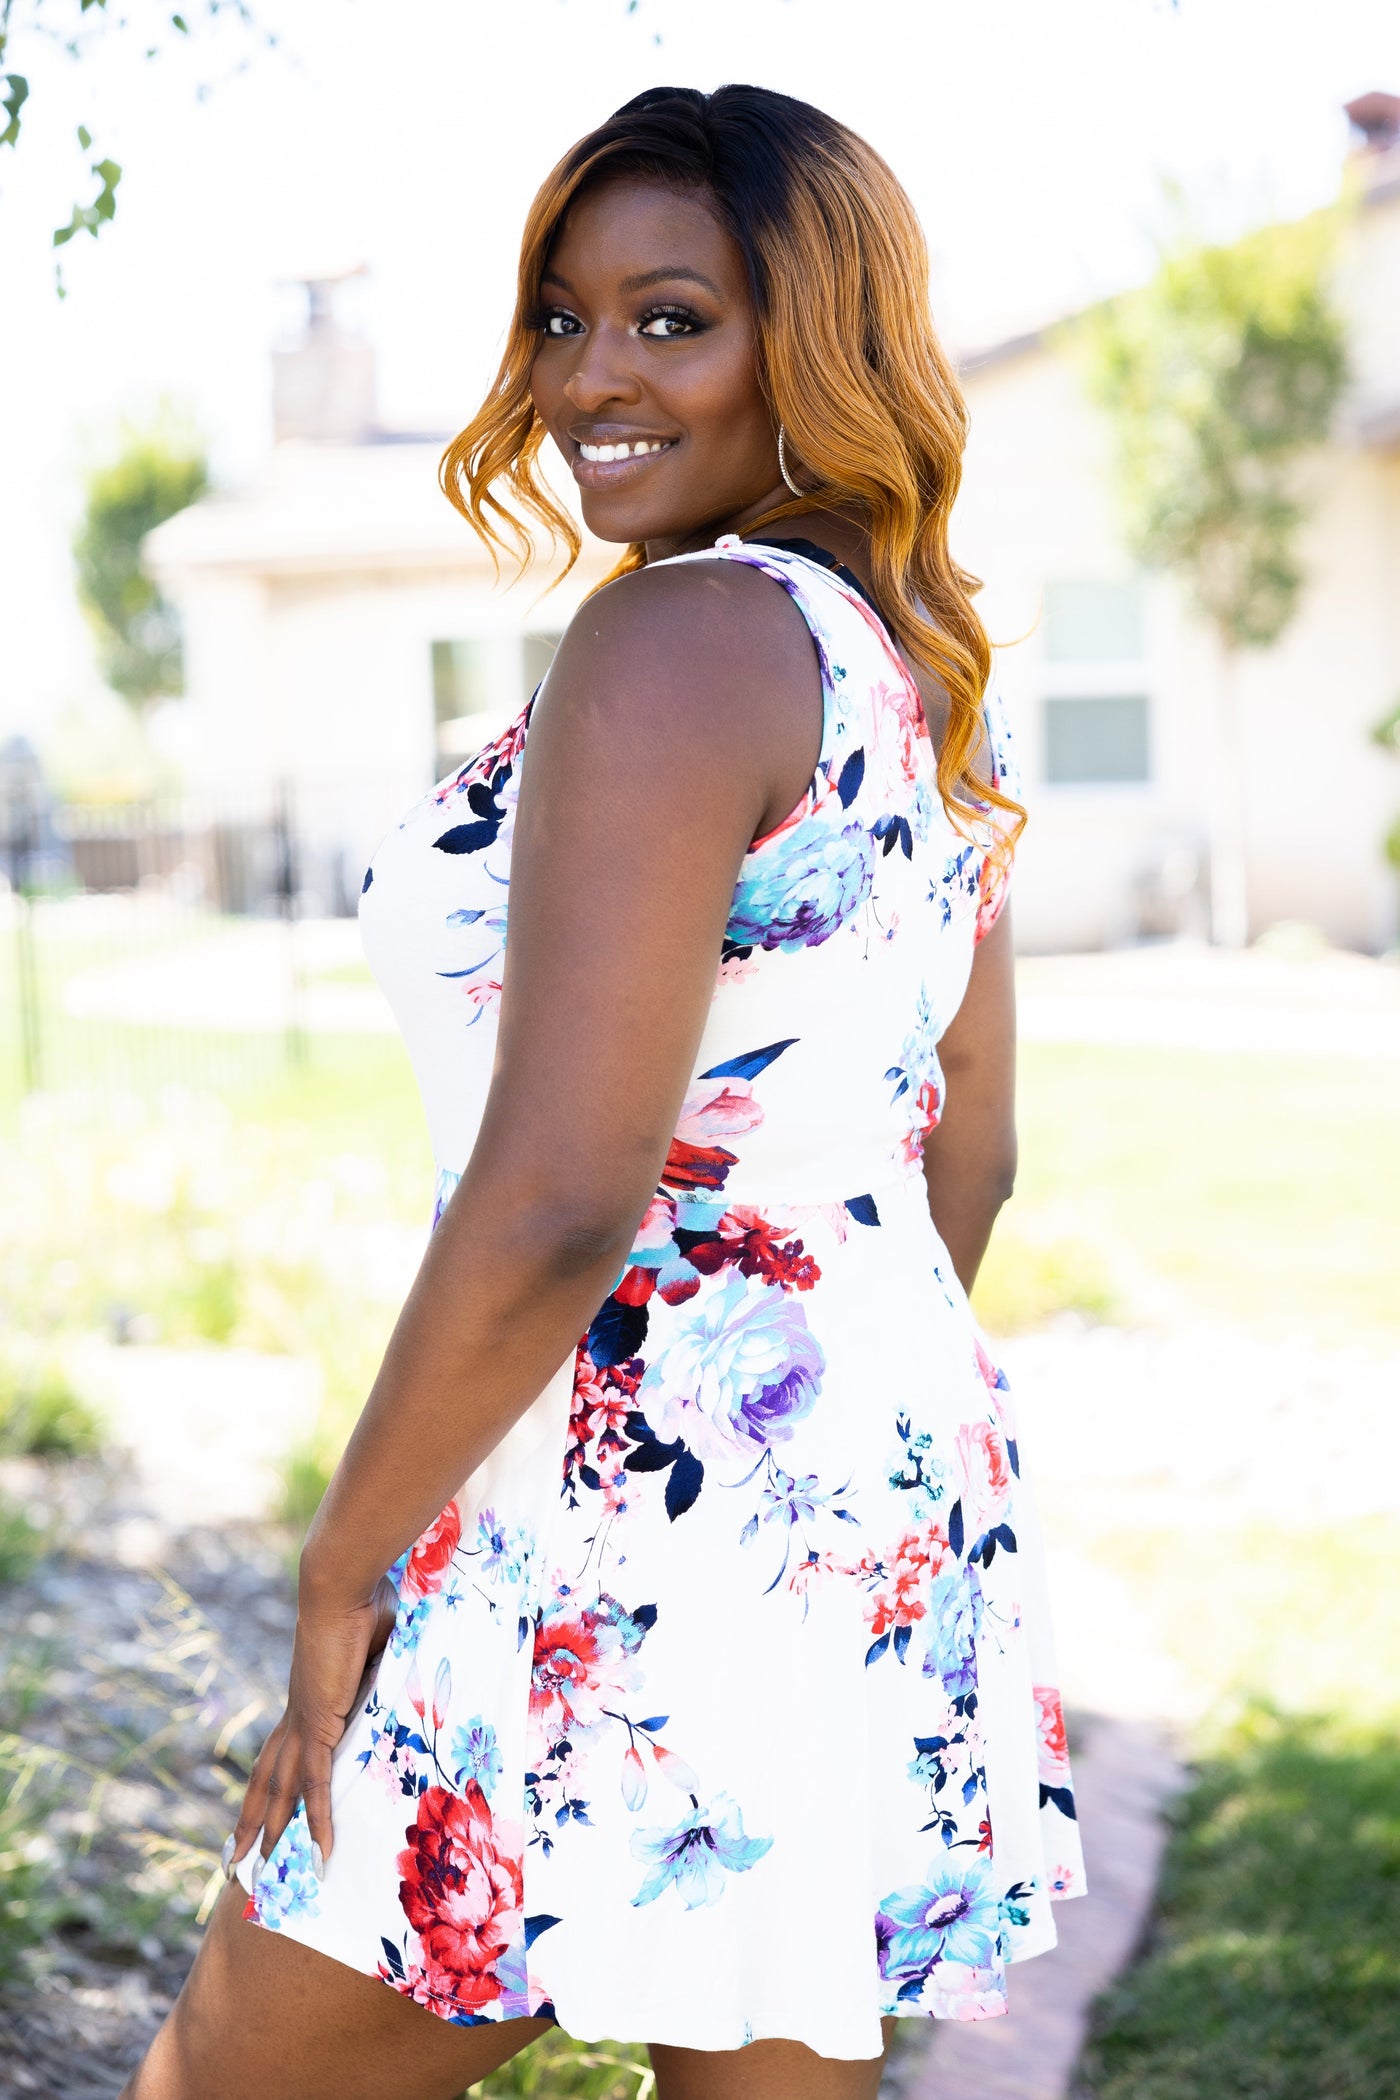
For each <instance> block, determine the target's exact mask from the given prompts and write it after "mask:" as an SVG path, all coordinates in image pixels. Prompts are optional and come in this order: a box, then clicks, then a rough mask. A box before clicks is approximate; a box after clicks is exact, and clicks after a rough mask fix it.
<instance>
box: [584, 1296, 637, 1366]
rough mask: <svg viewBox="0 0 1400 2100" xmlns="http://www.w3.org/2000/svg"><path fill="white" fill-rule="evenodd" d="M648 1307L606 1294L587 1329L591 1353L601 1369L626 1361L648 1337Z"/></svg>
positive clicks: (589, 1351)
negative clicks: (627, 1302) (625, 1301)
mask: <svg viewBox="0 0 1400 2100" xmlns="http://www.w3.org/2000/svg"><path fill="white" fill-rule="evenodd" d="M646 1332H647V1309H646V1307H645V1306H644V1305H624V1304H623V1303H622V1302H621V1300H620V1299H617V1298H605V1299H604V1301H603V1303H602V1305H601V1306H600V1307H599V1308H598V1311H597V1312H596V1313H595V1314H594V1316H593V1325H592V1326H591V1327H590V1328H589V1330H588V1353H589V1355H590V1356H591V1357H592V1359H593V1361H594V1363H595V1364H596V1365H597V1367H598V1369H599V1370H600V1371H605V1370H607V1368H608V1366H609V1365H610V1364H621V1363H625V1362H626V1361H627V1359H628V1357H629V1356H635V1355H636V1354H637V1351H638V1350H639V1349H640V1347H641V1345H642V1343H643V1342H644V1341H645V1340H646Z"/></svg>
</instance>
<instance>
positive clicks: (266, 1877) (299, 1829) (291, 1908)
mask: <svg viewBox="0 0 1400 2100" xmlns="http://www.w3.org/2000/svg"><path fill="white" fill-rule="evenodd" d="M253 1906H254V1908H253V1915H254V1916H255V1917H256V1919H257V1921H258V1923H259V1925H270V1926H271V1927H272V1929H273V1931H274V1932H275V1931H276V1930H277V1929H278V1927H279V1926H282V1925H285V1924H286V1922H287V1920H288V1918H296V1917H302V1918H314V1917H315V1915H316V1913H317V1911H318V1910H319V1909H320V1907H321V1884H320V1882H319V1881H318V1880H317V1879H316V1869H315V1867H314V1866H313V1865H312V1864H311V1834H310V1832H309V1831H308V1830H307V1827H306V1811H305V1809H304V1808H299V1809H298V1810H297V1812H296V1814H295V1815H294V1816H293V1817H292V1820H291V1822H290V1823H289V1824H288V1825H287V1827H286V1829H285V1830H284V1831H283V1833H282V1835H281V1837H280V1838H279V1839H278V1840H277V1843H276V1844H275V1845H274V1846H273V1848H272V1850H271V1852H270V1853H269V1854H268V1856H267V1858H266V1859H265V1860H264V1861H263V1863H262V1866H261V1867H260V1868H259V1869H258V1877H257V1880H256V1881H255V1882H254V1883H253Z"/></svg>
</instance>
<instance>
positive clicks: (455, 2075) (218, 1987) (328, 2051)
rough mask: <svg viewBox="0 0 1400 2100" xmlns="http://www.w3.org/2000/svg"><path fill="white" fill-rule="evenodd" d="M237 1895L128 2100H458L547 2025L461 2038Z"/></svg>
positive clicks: (514, 2025)
mask: <svg viewBox="0 0 1400 2100" xmlns="http://www.w3.org/2000/svg"><path fill="white" fill-rule="evenodd" d="M245 1901H246V1898H245V1897H244V1894H243V1891H242V1889H240V1888H238V1887H236V1886H235V1887H232V1888H227V1889H225V1890H224V1892H223V1894H222V1895H221V1896H220V1898H219V1901H218V1903H217V1904H216V1906H215V1909H214V1915H213V1917H212V1918H211V1919H210V1921H209V1930H208V1932H207V1933H206V1934H205V1936H204V1941H203V1944H202V1945H201V1947H200V1950H199V1953H198V1955H197V1956H196V1958H195V1964H194V1967H193V1969H192V1970H191V1971H190V1974H189V1978H188V1980H187V1982H186V1984H185V1987H184V1989H183V1991H181V1993H180V1996H179V1998H178V1999H177V2000H176V2002H175V2005H174V2007H173V2008H172V2010H171V2014H170V2017H169V2019H168V2020H167V2021H166V2023H165V2025H164V2026H163V2027H162V2029H161V2031H160V2033H159V2034H158V2035H157V2036H156V2038H155V2041H154V2042H153V2043H152V2044H151V2048H150V2053H149V2054H148V2055H147V2057H146V2061H145V2062H144V2063H143V2064H142V2066H141V2068H140V2070H139V2071H137V2072H136V2074H135V2076H134V2077H133V2078H132V2080H131V2082H130V2083H129V2084H128V2085H127V2087H126V2088H125V2091H124V2092H123V2094H122V2100H253V2096H256V2100H385V2096H386V2095H392V2100H456V2096H457V2095H458V2094H459V2093H461V2091H462V2089H463V2087H464V2086H468V2085H474V2084H475V2083H476V2081H477V2080H478V2079H479V2078H485V2077H486V2075H487V2073H488V2072H490V2071H494V2070H495V2069H496V2067H497V2066H498V2065H499V2064H503V2063H505V2061H506V2060H507V2058H508V2057H511V2056H514V2055H515V2053H516V2051H517V2050H519V2049H523V2048H524V2046H525V2044H526V2043H527V2042H532V2041H533V2040H534V2039H535V2037H536V2036H537V2035H539V2034H543V2033H544V2032H545V2031H546V2029H547V2028H548V2026H549V2022H548V2021H547V2020H505V2021H502V2022H500V2023H499V2024H492V2025H490V2026H481V2027H454V2026H453V2025H452V2024H451V2022H450V2021H447V2020H440V2019H439V2018H438V2017H437V2015H436V2014H435V2013H431V2012H428V2011H427V2010H426V2008H425V2007H423V2006H421V2005H414V2004H412V2003H411V2002H410V2001H409V2000H408V1999H407V1998H402V1997H400V1996H399V1994H398V1992H397V1991H395V1990H392V1989H391V1988H390V1987H389V1985H388V1984H385V1983H380V1982H379V1981H378V1980H377V1978H375V1977H373V1976H363V1975H361V1974H360V1973H359V1971H358V1970H355V1969H349V1968H346V1966H345V1965H344V1964H343V1963H342V1962H337V1961H331V1960H330V1959H329V1958H328V1956H326V1955H324V1954H317V1953H315V1952H314V1951H313V1950H312V1949H311V1948H310V1947H303V1946H301V1945H299V1944H298V1942H297V1941H295V1940H289V1939H283V1938H282V1937H281V1936H280V1935H279V1934H277V1933H275V1932H268V1931H266V1930H265V1929H264V1928H263V1927H262V1926H260V1925H250V1924H247V1923H246V1922H245V1920H244V1918H243V1915H242V1912H243V1905H244V1902H245Z"/></svg>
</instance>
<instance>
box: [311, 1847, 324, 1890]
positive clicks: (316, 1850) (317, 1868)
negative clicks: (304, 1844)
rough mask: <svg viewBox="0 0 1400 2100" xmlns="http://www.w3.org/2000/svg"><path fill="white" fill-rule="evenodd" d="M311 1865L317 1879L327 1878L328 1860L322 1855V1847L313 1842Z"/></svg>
mask: <svg viewBox="0 0 1400 2100" xmlns="http://www.w3.org/2000/svg"><path fill="white" fill-rule="evenodd" d="M311 1865H312V1869H313V1871H314V1873H315V1876H316V1879H317V1880H318V1881H324V1880H325V1878H326V1862H325V1860H324V1859H323V1858H322V1857H321V1848H320V1846H319V1845H317V1844H313V1845H312V1847H311Z"/></svg>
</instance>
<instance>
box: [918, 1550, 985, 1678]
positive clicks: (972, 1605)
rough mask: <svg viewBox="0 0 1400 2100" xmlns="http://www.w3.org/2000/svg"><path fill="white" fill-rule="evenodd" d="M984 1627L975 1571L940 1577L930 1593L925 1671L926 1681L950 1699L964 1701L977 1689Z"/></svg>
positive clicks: (926, 1618)
mask: <svg viewBox="0 0 1400 2100" xmlns="http://www.w3.org/2000/svg"><path fill="white" fill-rule="evenodd" d="M981 1624H982V1591H981V1588H980V1586H979V1584H978V1581H977V1577H976V1575H975V1574H974V1573H973V1572H972V1570H971V1569H969V1570H968V1571H967V1573H966V1574H963V1573H962V1572H961V1571H959V1572H958V1573H956V1574H952V1575H940V1576H939V1577H938V1579H937V1580H936V1581H935V1582H934V1584H933V1586H932V1588H931V1589H930V1591H929V1601H928V1611H927V1614H926V1615H925V1619H924V1626H925V1628H926V1630H927V1637H928V1649H927V1652H926V1653H925V1656H924V1665H923V1668H924V1675H925V1677H937V1678H938V1679H939V1681H940V1682H941V1684H942V1686H943V1689H944V1691H945V1692H946V1693H947V1694H948V1697H949V1698H950V1699H965V1698H966V1697H967V1696H968V1694H969V1692H975V1691H976V1689H977V1635H978V1633H979V1632H980V1630H981Z"/></svg>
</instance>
